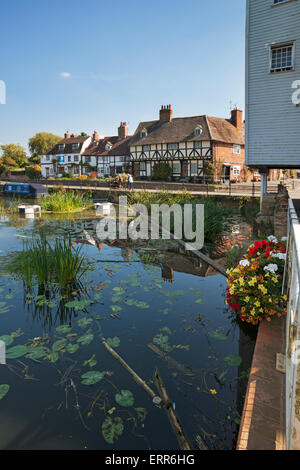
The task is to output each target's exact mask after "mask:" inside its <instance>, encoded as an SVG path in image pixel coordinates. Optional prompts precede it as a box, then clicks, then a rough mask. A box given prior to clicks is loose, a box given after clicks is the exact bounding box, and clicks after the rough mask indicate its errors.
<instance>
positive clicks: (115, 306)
mask: <svg viewBox="0 0 300 470" xmlns="http://www.w3.org/2000/svg"><path fill="white" fill-rule="evenodd" d="M110 308H111V310H112V311H113V312H114V313H117V312H121V310H122V307H120V306H119V305H111V306H110Z"/></svg>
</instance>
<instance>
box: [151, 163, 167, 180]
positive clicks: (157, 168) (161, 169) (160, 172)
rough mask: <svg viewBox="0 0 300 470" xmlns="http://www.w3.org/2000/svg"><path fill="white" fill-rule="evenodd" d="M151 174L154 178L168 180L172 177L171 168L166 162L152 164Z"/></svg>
mask: <svg viewBox="0 0 300 470" xmlns="http://www.w3.org/2000/svg"><path fill="white" fill-rule="evenodd" d="M152 174H153V178H154V179H155V180H162V181H168V180H170V179H171V177H172V168H171V167H170V165H169V164H168V163H166V162H157V163H155V165H154V166H153V173H152Z"/></svg>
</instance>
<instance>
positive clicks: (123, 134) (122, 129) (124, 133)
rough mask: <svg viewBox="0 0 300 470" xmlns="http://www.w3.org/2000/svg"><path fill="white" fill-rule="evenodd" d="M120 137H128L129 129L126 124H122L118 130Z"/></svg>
mask: <svg viewBox="0 0 300 470" xmlns="http://www.w3.org/2000/svg"><path fill="white" fill-rule="evenodd" d="M118 136H119V139H126V137H127V136H128V127H127V124H126V122H121V124H120V127H119V129H118Z"/></svg>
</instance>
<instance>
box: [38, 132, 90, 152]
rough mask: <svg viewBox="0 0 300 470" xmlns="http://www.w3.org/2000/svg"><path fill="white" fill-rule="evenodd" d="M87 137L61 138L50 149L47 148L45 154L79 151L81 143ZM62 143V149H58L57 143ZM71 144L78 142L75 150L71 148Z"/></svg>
mask: <svg viewBox="0 0 300 470" xmlns="http://www.w3.org/2000/svg"><path fill="white" fill-rule="evenodd" d="M87 139H89V137H77V136H76V137H70V138H69V139H62V140H61V141H60V142H58V143H57V144H56V145H55V146H54V147H52V149H50V150H48V152H47V153H46V155H64V154H67V153H80V151H81V149H82V145H83V144H84V142H85V141H86V140H87ZM61 144H64V149H63V150H59V147H58V146H59V145H61ZM72 144H79V146H78V148H77V149H76V150H74V149H72Z"/></svg>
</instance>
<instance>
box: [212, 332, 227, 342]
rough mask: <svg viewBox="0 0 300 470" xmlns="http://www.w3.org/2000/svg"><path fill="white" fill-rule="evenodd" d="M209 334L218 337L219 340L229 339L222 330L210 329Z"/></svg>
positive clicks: (214, 337)
mask: <svg viewBox="0 0 300 470" xmlns="http://www.w3.org/2000/svg"><path fill="white" fill-rule="evenodd" d="M208 334H209V336H210V337H211V338H213V339H216V340H218V341H226V340H227V336H226V335H225V333H223V332H222V331H220V330H216V331H209V332H208Z"/></svg>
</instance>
